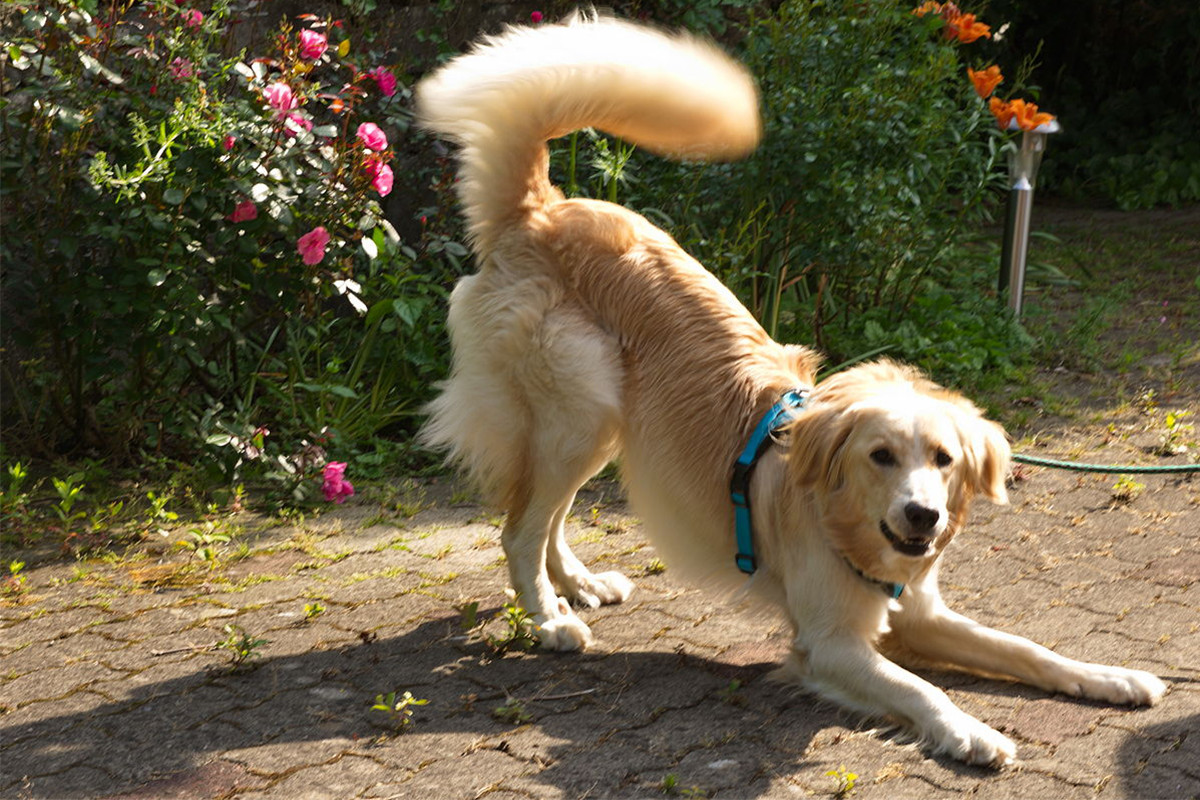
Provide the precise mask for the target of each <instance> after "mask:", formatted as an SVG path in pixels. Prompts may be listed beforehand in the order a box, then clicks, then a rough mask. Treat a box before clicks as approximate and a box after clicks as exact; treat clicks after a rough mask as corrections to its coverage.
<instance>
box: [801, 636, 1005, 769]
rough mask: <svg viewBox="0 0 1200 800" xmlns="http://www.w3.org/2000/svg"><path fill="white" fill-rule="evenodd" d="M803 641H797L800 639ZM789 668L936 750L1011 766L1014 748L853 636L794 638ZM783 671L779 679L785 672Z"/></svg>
mask: <svg viewBox="0 0 1200 800" xmlns="http://www.w3.org/2000/svg"><path fill="white" fill-rule="evenodd" d="M802 637H803V640H802ZM796 646H797V653H796V654H795V655H794V656H793V658H794V659H795V661H794V662H793V667H794V668H798V669H799V671H800V674H799V675H797V676H796V677H799V678H800V679H801V681H802V682H803V683H804V684H805V685H806V686H808V687H810V688H812V689H814V690H815V691H817V692H818V693H820V694H822V695H824V696H826V697H829V698H831V699H834V700H838V701H840V702H843V703H845V704H847V705H849V706H850V707H852V708H855V709H858V710H860V711H863V712H865V713H867V714H869V715H871V716H876V717H878V716H890V717H894V718H896V719H898V720H900V721H901V722H903V723H906V724H908V725H909V726H911V728H912V730H913V732H915V733H916V734H917V735H918V736H919V737H920V738H921V740H922V741H923V742H926V743H928V744H930V745H931V746H932V747H933V749H934V750H935V751H936V752H939V753H946V754H948V755H950V756H952V757H954V758H956V759H958V760H960V761H965V762H967V763H970V764H984V765H989V766H993V767H1000V766H1004V765H1005V764H1009V763H1012V760H1013V758H1014V757H1015V756H1016V746H1015V745H1014V744H1013V743H1012V742H1011V741H1010V740H1009V739H1008V738H1007V737H1006V736H1004V735H1003V734H1001V733H999V732H998V731H995V730H993V729H992V728H990V727H989V726H987V725H985V724H984V723H983V722H980V721H979V720H977V719H975V718H974V717H972V716H971V715H970V714H967V713H966V712H965V711H963V710H961V709H960V708H958V706H956V705H954V703H953V702H952V701H951V700H950V698H949V697H947V696H946V693H945V692H943V691H942V690H941V689H938V688H937V687H936V686H934V685H932V684H931V683H929V682H928V681H925V680H923V679H921V678H920V677H918V676H916V675H914V674H913V673H911V672H909V671H908V670H906V669H904V668H903V667H901V666H899V665H898V664H895V663H893V662H892V661H889V660H888V659H886V658H884V657H883V656H882V655H880V654H879V652H878V651H876V650H875V648H874V647H873V646H872V644H871V643H870V642H868V641H864V640H863V639H861V638H859V637H858V636H854V635H848V634H835V635H830V636H822V637H820V638H815V639H814V638H812V637H804V636H803V634H801V637H797V642H796ZM788 671H789V670H788V668H787V667H785V675H786V674H787V672H788Z"/></svg>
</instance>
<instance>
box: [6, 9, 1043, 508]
mask: <svg viewBox="0 0 1200 800" xmlns="http://www.w3.org/2000/svg"><path fill="white" fill-rule="evenodd" d="M443 5H444V4H443ZM643 5H650V4H643ZM660 5H661V6H662V9H661V10H662V11H663V12H664V14H665V16H666V18H669V19H672V20H676V21H683V22H689V23H690V24H692V25H694V26H697V27H700V28H703V29H705V30H707V31H708V32H711V33H713V34H716V35H725V36H726V37H727V38H728V39H729V40H730V41H734V40H736V41H737V42H738V44H737V48H738V55H739V56H740V57H741V58H743V59H744V60H746V61H747V63H748V64H749V65H750V67H751V69H752V70H753V71H754V72H755V74H756V75H758V76H759V77H760V80H761V86H762V91H763V106H764V108H763V110H764V115H765V120H766V132H767V135H766V139H765V142H764V146H763V147H762V149H761V150H760V151H759V152H758V153H756V154H755V155H754V156H753V157H752V158H751V159H749V160H747V161H745V162H742V163H738V164H727V165H702V164H682V165H680V164H672V163H669V162H666V161H663V160H661V159H656V158H652V157H650V156H649V155H647V154H643V153H639V152H633V151H632V150H631V149H630V148H628V147H627V146H625V145H624V144H622V143H620V142H617V141H614V140H611V139H609V138H607V137H604V136H602V135H599V134H595V133H593V132H586V133H583V134H579V135H577V136H575V137H571V138H570V139H568V140H564V141H563V142H561V143H556V145H555V151H554V170H555V173H556V178H557V179H558V180H559V181H560V182H561V183H562V184H563V185H564V186H567V187H568V188H569V189H570V190H572V191H575V192H578V193H590V194H593V195H595V196H601V197H606V198H610V199H616V200H618V201H620V202H623V203H626V204H627V205H630V206H632V207H634V208H636V209H638V210H641V211H643V212H644V213H646V214H647V215H648V216H649V217H650V218H651V219H653V220H654V221H656V222H658V223H660V224H662V225H663V227H664V228H666V229H667V230H669V231H670V232H672V233H673V234H674V235H675V236H676V238H678V239H679V241H680V242H681V244H683V245H684V247H686V248H687V249H688V250H689V251H691V252H693V253H694V254H695V255H696V256H697V258H699V260H700V261H701V262H702V263H704V264H706V265H707V266H709V267H710V268H711V269H713V271H714V272H715V273H717V274H718V275H719V276H720V277H721V278H722V279H723V280H725V281H726V282H727V283H728V284H729V285H730V286H731V287H732V288H733V289H734V290H735V291H736V292H737V293H738V294H739V296H741V297H742V298H743V299H744V300H745V302H746V303H747V305H748V306H749V307H750V308H751V310H752V311H753V312H754V313H755V314H756V315H757V316H758V317H759V318H760V319H761V320H762V321H763V323H764V325H765V326H766V327H767V329H768V330H769V331H770V332H771V333H772V334H774V335H776V336H778V337H779V338H781V339H784V340H788V341H797V342H805V343H815V344H817V345H818V346H820V347H822V348H824V349H825V350H827V351H828V352H829V354H830V356H831V362H832V363H837V362H839V361H842V360H845V359H849V358H854V357H860V356H863V355H866V354H871V353H879V352H887V353H889V354H893V355H897V356H900V357H904V358H907V359H909V360H914V361H917V362H918V363H921V364H922V365H923V366H925V367H927V368H928V369H930V370H931V371H932V372H933V373H934V374H935V376H937V377H940V378H943V379H947V380H954V381H957V382H962V381H967V382H976V383H978V382H980V381H983V380H986V379H990V378H996V377H998V376H1001V375H1003V374H1004V372H1005V371H1006V370H1008V369H1010V368H1011V367H1012V365H1013V364H1014V363H1017V362H1019V361H1020V359H1021V358H1022V354H1023V353H1024V352H1025V351H1026V350H1027V349H1028V348H1027V345H1028V343H1027V341H1026V339H1025V337H1024V334H1023V332H1022V331H1021V330H1020V328H1019V326H1017V325H1015V324H1014V323H1012V322H1011V320H1010V319H1009V317H1008V316H1007V314H1006V313H1005V312H1004V311H1003V309H1002V308H1001V307H1000V304H999V303H998V302H997V300H996V298H995V296H994V293H992V292H990V291H989V289H990V287H991V285H992V284H993V280H994V278H993V275H992V271H993V269H994V267H993V265H994V263H995V258H996V254H995V251H994V249H993V248H988V247H985V246H981V245H980V244H979V243H978V242H976V241H973V236H974V235H975V232H976V231H978V230H979V227H980V225H981V224H982V223H984V222H985V221H986V220H987V219H988V216H989V213H990V211H991V209H992V207H993V206H994V204H995V200H996V196H997V191H996V190H997V188H998V177H999V176H1000V175H1001V169H1000V163H1001V161H1002V160H1003V158H1002V155H1003V148H1004V146H1005V142H1006V137H1005V135H1003V134H1001V133H1000V132H999V131H998V130H997V129H996V127H995V125H994V124H993V123H992V120H991V117H990V115H989V114H988V113H987V110H986V106H985V104H984V103H983V101H981V100H980V99H979V98H978V97H977V96H976V95H975V94H974V92H973V91H972V90H971V87H970V83H969V82H968V81H967V80H966V75H965V67H966V66H968V65H971V66H976V67H978V66H982V64H983V63H984V61H983V60H982V58H983V57H982V56H980V55H978V53H979V51H978V50H977V49H972V48H974V45H968V46H963V45H959V44H957V43H951V42H949V41H947V40H946V39H945V38H944V37H943V36H942V35H941V32H940V30H939V26H940V24H941V23H940V22H939V21H938V20H937V19H934V18H928V19H927V18H919V17H916V16H913V15H912V14H911V13H910V7H909V6H908V5H907V4H903V3H901V4H898V3H896V2H894V1H893V0H855V2H850V0H829V1H828V2H816V3H813V2H797V1H795V0H794V1H793V2H785V3H783V4H782V5H781V6H779V7H778V8H777V9H774V10H771V11H770V13H766V11H765V10H764V8H765V7H763V6H760V5H758V4H752V3H742V2H729V0H710V2H706V3H701V4H681V3H676V2H664V3H662V4H660ZM255 8H257V5H256V4H251V3H245V4H242V3H238V2H230V1H229V0H219V2H217V4H216V5H215V6H212V7H210V6H207V5H206V6H204V7H203V12H204V13H203V17H202V21H201V20H196V19H195V18H194V16H192V13H193V10H192V9H189V8H187V7H180V6H176V5H174V4H172V3H171V2H168V0H158V2H156V3H153V4H141V5H138V6H136V7H133V6H130V5H128V4H122V3H118V4H113V5H104V6H102V12H101V13H102V14H103V18H93V17H92V16H90V15H89V13H88V12H86V11H84V10H83V9H82V8H80V7H78V6H77V5H75V4H70V3H67V2H65V0H52V1H47V2H41V3H36V4H31V5H27V6H22V7H21V9H20V15H19V17H18V21H19V22H20V24H21V27H20V29H19V30H17V31H16V32H13V33H11V34H8V35H6V41H5V42H4V45H3V46H4V55H3V58H4V65H3V66H4V72H3V78H2V80H3V82H4V99H3V105H2V107H0V123H2V124H3V126H4V141H3V153H2V156H0V158H2V160H0V168H2V170H3V175H2V177H3V195H2V196H0V202H2V204H3V212H4V218H5V237H4V241H3V244H2V245H0V247H2V250H0V255H2V257H3V264H4V297H3V303H4V316H5V329H4V353H3V359H4V360H3V381H4V392H3V394H4V397H3V402H4V426H5V427H4V447H5V449H6V454H7V456H9V457H11V456H23V457H33V458H38V459H48V458H52V457H55V456H57V455H63V454H65V455H68V456H75V457H77V456H79V455H81V454H93V455H96V456H99V457H101V458H104V459H109V460H110V461H111V462H112V463H125V464H131V463H140V462H144V461H145V460H146V459H147V458H148V457H169V458H186V459H189V460H192V461H194V462H196V463H197V464H199V465H200V466H202V467H204V468H205V469H206V470H208V471H209V472H211V473H212V474H213V476H214V477H217V478H219V479H220V480H222V481H224V482H230V481H233V480H235V479H236V478H237V477H238V476H239V475H242V474H248V471H250V468H251V467H253V470H252V472H253V474H254V475H255V476H258V477H263V476H265V477H274V478H277V479H279V481H280V482H281V484H282V485H283V486H284V487H285V488H286V489H287V490H288V491H289V492H291V493H295V492H297V491H299V490H300V489H301V488H302V486H303V485H308V486H309V487H310V491H311V488H312V483H311V481H309V482H308V483H307V484H306V483H305V480H306V479H307V478H312V477H314V470H316V469H318V468H319V467H320V465H321V463H322V462H323V459H324V458H325V456H326V454H327V453H328V454H329V455H330V456H332V457H339V458H345V459H347V460H351V461H353V462H354V466H353V467H352V472H355V471H357V472H356V474H361V472H362V471H363V470H369V469H374V470H378V469H381V468H384V467H386V466H387V465H388V464H389V463H392V464H395V463H401V461H400V454H399V453H398V452H397V448H396V447H394V446H393V445H391V444H388V442H400V443H401V445H400V448H401V449H403V448H404V446H405V444H404V443H406V442H407V441H408V440H409V438H410V434H411V432H412V430H413V429H414V428H415V425H416V424H417V422H419V420H418V419H417V418H416V417H415V413H416V409H417V408H418V407H419V405H420V404H421V403H422V402H423V401H424V400H425V399H427V398H428V396H429V395H430V393H431V392H432V391H433V386H434V383H435V381H436V380H437V378H438V377H439V376H440V375H442V374H444V371H445V369H446V364H447V359H448V352H447V348H446V345H445V336H444V331H443V329H442V320H443V318H444V297H445V295H446V293H447V291H448V289H449V288H450V286H451V285H452V283H453V281H454V280H455V279H456V278H457V277H458V276H459V275H461V274H462V273H463V272H465V271H467V270H469V269H470V265H469V264H468V263H465V259H464V257H465V256H466V253H467V251H466V249H465V248H464V247H463V246H462V245H461V244H460V243H459V242H458V241H457V240H456V239H457V236H458V232H459V230H460V228H459V225H460V223H459V221H458V214H457V212H456V210H455V209H454V207H453V201H452V195H451V192H450V191H449V188H450V185H451V183H452V175H451V169H452V165H451V162H450V159H449V158H448V156H447V151H446V149H445V148H444V147H443V146H442V145H439V144H436V143H434V142H431V141H430V140H428V139H427V138H425V137H423V136H422V135H421V134H420V133H418V132H417V131H415V130H414V129H413V128H412V125H411V122H412V112H411V96H410V92H409V88H410V87H411V86H412V84H413V82H414V81H415V79H416V77H417V74H418V73H419V72H420V67H421V66H422V65H412V64H409V65H408V66H411V67H412V69H411V74H409V73H408V72H401V71H400V70H399V69H396V68H395V67H393V71H394V72H395V74H396V77H397V78H399V86H398V91H397V92H396V93H395V94H394V95H391V94H389V93H387V92H385V91H383V89H384V83H383V82H381V81H380V79H379V78H377V77H372V76H371V74H370V73H368V69H377V68H379V67H380V66H381V60H382V59H381V57H380V56H379V54H378V53H375V52H372V51H371V50H370V47H371V46H372V45H371V37H370V35H369V34H366V35H364V34H359V33H356V32H355V31H354V30H351V29H350V27H349V24H348V23H347V24H346V25H341V24H340V22H339V21H336V20H329V19H318V18H316V17H308V16H306V17H301V18H299V19H297V20H293V21H291V22H286V21H285V22H284V23H283V24H282V27H279V28H277V29H273V28H272V27H271V25H272V23H274V22H275V20H274V19H266V18H264V17H263V16H261V15H262V14H264V13H267V12H255V11H254V10H253V9H255ZM438 8H439V9H440V8H443V6H438ZM756 9H757V10H758V16H755V13H754V12H755V10H756ZM439 13H440V12H439ZM256 14H258V15H259V16H256ZM232 23H237V25H243V26H246V25H249V26H252V27H254V28H255V30H254V31H251V35H250V36H249V37H248V38H249V41H251V42H258V43H260V44H255V45H252V51H250V52H238V51H236V50H234V49H233V45H232V42H233V37H232V36H231V30H236V29H237V28H236V26H234V25H233V24H232ZM264 24H265V27H263V28H262V30H258V26H260V25H264ZM318 33H319V34H320V36H322V37H327V43H328V49H327V50H325V51H323V52H322V53H320V54H318V55H317V56H316V57H312V56H311V55H310V56H306V55H305V53H304V42H305V39H304V38H303V37H310V38H311V37H312V36H313V35H314V34H318ZM418 34H419V35H417V38H418V39H419V40H420V41H422V42H427V41H436V42H440V43H441V44H440V45H439V49H444V47H442V45H444V44H445V41H446V39H445V37H444V36H443V35H442V34H441V33H439V32H438V31H420V32H418ZM731 34H737V35H736V36H732V35H731ZM264 42H265V44H262V43H264ZM384 66H386V65H384ZM424 66H429V65H428V64H427V65H424ZM283 83H286V84H288V86H289V88H290V89H291V90H292V92H293V93H294V96H295V97H296V107H295V108H290V107H286V106H288V102H287V99H286V98H283V99H281V98H279V97H278V96H277V94H276V91H277V90H276V88H273V87H277V86H278V85H280V84H283ZM297 117H298V119H297ZM363 123H372V124H377V125H378V126H379V128H380V130H381V133H385V134H386V136H387V137H388V138H389V139H390V143H385V146H384V147H383V148H382V149H380V148H379V147H378V146H377V145H370V144H368V143H367V140H365V139H364V138H362V137H361V136H356V131H357V130H358V129H359V126H360V125H361V124H363ZM310 126H311V129H310ZM393 154H395V155H396V156H397V159H396V161H394V162H393V163H394V164H396V165H397V171H398V173H399V172H400V170H401V167H400V166H399V165H401V164H403V175H402V176H401V177H398V179H397V181H396V187H395V188H396V194H395V195H393V196H392V197H391V198H389V201H388V202H389V203H393V202H394V205H393V206H389V208H390V209H391V210H392V211H393V213H392V214H391V215H390V216H391V222H389V221H388V219H386V218H385V215H384V213H383V210H382V208H381V204H380V196H381V193H386V192H384V191H383V190H382V189H381V188H380V186H379V184H378V183H377V182H376V180H375V178H376V177H377V174H378V169H379V166H380V165H382V164H384V163H386V162H387V160H388V159H389V158H390V157H391V156H392V155H393ZM572 162H573V163H574V164H575V165H576V167H575V171H574V172H571V167H570V164H571V163H572ZM248 202H249V203H253V204H254V208H255V211H256V216H254V217H253V218H249V217H247V216H245V215H244V214H243V213H242V212H240V211H238V209H242V210H243V211H244V205H245V204H246V203H248ZM397 209H398V210H399V213H395V212H396V210H397ZM418 220H419V222H418ZM392 223H394V224H395V227H393V225H392ZM317 228H322V229H324V230H325V231H326V232H327V233H328V236H329V242H328V244H327V245H321V246H320V247H318V248H317V250H319V252H316V251H314V250H312V249H311V248H306V247H305V246H304V240H303V239H302V237H308V236H311V235H312V232H313V231H314V230H316V229H317ZM397 231H401V232H403V238H401V234H400V233H398V232H397ZM306 256H309V257H306Z"/></svg>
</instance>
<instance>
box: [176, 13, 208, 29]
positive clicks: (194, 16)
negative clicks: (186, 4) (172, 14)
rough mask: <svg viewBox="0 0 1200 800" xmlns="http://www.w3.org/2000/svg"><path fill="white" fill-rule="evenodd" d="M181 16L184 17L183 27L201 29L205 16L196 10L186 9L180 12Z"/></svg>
mask: <svg viewBox="0 0 1200 800" xmlns="http://www.w3.org/2000/svg"><path fill="white" fill-rule="evenodd" d="M179 16H181V17H183V25H184V27H186V28H192V29H195V28H199V27H200V23H202V22H204V15H203V14H201V13H200V12H199V11H197V10H196V9H194V8H185V9H184V10H183V11H181V12H179Z"/></svg>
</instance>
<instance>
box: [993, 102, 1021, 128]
mask: <svg viewBox="0 0 1200 800" xmlns="http://www.w3.org/2000/svg"><path fill="white" fill-rule="evenodd" d="M988 110H989V111H991V112H992V116H993V117H995V118H996V124H997V125H999V126H1000V130H1004V129H1005V128H1007V127H1008V123H1009V122H1011V121H1012V118H1013V115H1014V114H1015V113H1016V112H1015V111H1014V110H1013V107H1012V104H1011V103H1008V102H1005V101H1004V100H1001V99H1000V98H999V97H995V96H993V97H992V99H991V100H988Z"/></svg>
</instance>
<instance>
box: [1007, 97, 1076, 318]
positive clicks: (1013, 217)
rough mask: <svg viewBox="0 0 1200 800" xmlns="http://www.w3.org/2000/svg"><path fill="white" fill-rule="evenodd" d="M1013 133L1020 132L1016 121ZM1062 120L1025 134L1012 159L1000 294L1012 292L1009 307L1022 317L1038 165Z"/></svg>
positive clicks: (1009, 159)
mask: <svg viewBox="0 0 1200 800" xmlns="http://www.w3.org/2000/svg"><path fill="white" fill-rule="evenodd" d="M1009 130H1018V126H1017V122H1016V120H1013V121H1012V122H1010V123H1009ZM1059 130H1061V128H1060V127H1059V124H1058V120H1051V121H1050V122H1047V123H1045V124H1044V125H1039V126H1037V127H1036V128H1034V129H1033V130H1031V131H1023V132H1022V133H1021V138H1020V140H1019V142H1018V146H1017V148H1016V149H1015V150H1013V151H1012V152H1011V153H1009V155H1008V216H1007V218H1006V219H1005V221H1004V243H1003V248H1002V249H1001V252H1000V281H999V289H1000V293H1001V294H1003V293H1004V291H1005V290H1006V289H1007V290H1008V307H1009V308H1011V309H1012V310H1013V313H1014V314H1016V315H1017V316H1018V317H1019V316H1021V305H1022V301H1023V300H1024V295H1025V258H1026V256H1027V255H1028V254H1029V218H1030V215H1031V213H1032V211H1033V187H1034V185H1035V184H1036V183H1037V171H1038V165H1040V164H1041V163H1042V153H1044V152H1045V151H1046V137H1047V135H1049V134H1051V133H1058V132H1059Z"/></svg>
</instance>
